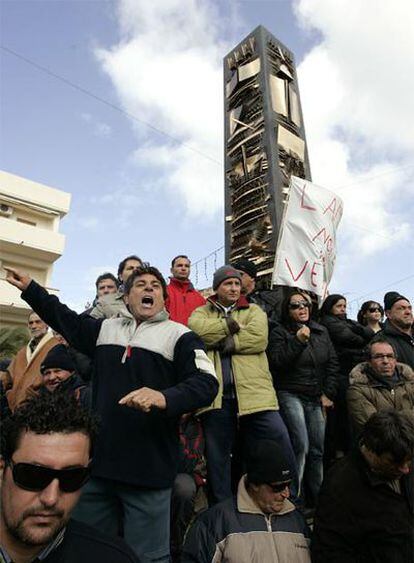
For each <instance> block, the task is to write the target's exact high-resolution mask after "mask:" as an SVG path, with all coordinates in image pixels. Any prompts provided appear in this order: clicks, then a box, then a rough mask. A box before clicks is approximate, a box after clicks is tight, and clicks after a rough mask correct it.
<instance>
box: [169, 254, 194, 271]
mask: <svg viewBox="0 0 414 563" xmlns="http://www.w3.org/2000/svg"><path fill="white" fill-rule="evenodd" d="M179 258H185V259H186V260H188V261H189V262H190V264H191V260H190V259H189V257H188V256H186V255H185V254H179V255H178V256H176V257H175V258H173V259H172V260H171V268H174V264H175V261H176V260H178V259H179Z"/></svg>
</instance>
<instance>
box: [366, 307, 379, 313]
mask: <svg viewBox="0 0 414 563" xmlns="http://www.w3.org/2000/svg"><path fill="white" fill-rule="evenodd" d="M368 311H369V312H370V313H376V312H377V311H379V312H381V309H380V308H379V307H368Z"/></svg>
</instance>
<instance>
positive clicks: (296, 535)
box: [181, 440, 310, 563]
mask: <svg viewBox="0 0 414 563" xmlns="http://www.w3.org/2000/svg"><path fill="white" fill-rule="evenodd" d="M246 468H247V473H246V475H244V476H243V477H242V478H241V480H240V482H239V486H238V490H237V495H236V496H235V497H233V498H229V499H227V500H224V501H222V502H220V503H219V504H216V505H215V506H214V507H212V508H210V509H209V510H207V511H206V512H203V513H202V514H201V515H200V516H199V517H198V518H197V520H196V521H195V522H194V524H193V526H192V527H191V528H190V530H189V532H188V535H187V540H186V543H185V545H184V550H183V555H182V557H181V563H207V562H211V561H214V562H216V563H220V562H224V561H226V562H227V563H251V562H252V561H262V562H263V563H265V562H266V563H267V562H273V563H278V562H282V561H289V563H307V562H310V554H309V534H308V530H307V528H306V525H305V523H304V521H303V517H302V515H301V513H300V512H299V511H298V510H297V509H296V508H295V506H294V504H293V503H292V502H290V501H289V494H290V492H289V487H290V484H291V482H292V477H293V475H292V472H291V469H290V466H289V463H288V462H287V459H286V457H285V455H284V453H283V450H282V449H281V448H280V446H279V445H278V443H277V442H274V441H273V440H259V441H257V442H256V443H255V445H254V446H253V447H252V448H251V449H250V451H249V452H248V455H247V458H246Z"/></svg>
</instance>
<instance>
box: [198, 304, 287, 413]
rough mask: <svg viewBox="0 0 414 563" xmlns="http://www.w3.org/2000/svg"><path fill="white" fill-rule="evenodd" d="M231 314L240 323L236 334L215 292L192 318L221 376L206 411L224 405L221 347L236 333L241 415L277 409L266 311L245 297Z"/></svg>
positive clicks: (235, 374)
mask: <svg viewBox="0 0 414 563" xmlns="http://www.w3.org/2000/svg"><path fill="white" fill-rule="evenodd" d="M230 318H231V319H233V320H234V321H236V322H237V323H238V325H239V326H240V330H239V332H237V333H235V334H231V329H230V328H229V323H228V321H227V320H226V318H225V315H224V312H223V311H221V310H220V309H219V308H218V307H217V306H216V304H215V296H212V297H211V298H210V299H208V301H207V304H206V305H204V306H203V307H199V308H198V309H196V310H195V311H194V312H193V314H192V315H191V317H190V319H189V321H188V326H189V328H190V329H191V330H193V331H194V332H195V333H196V334H198V335H199V336H200V337H201V339H202V340H203V342H204V344H205V345H206V349H207V355H208V357H209V358H210V359H211V361H212V362H213V363H214V368H215V371H216V374H217V378H218V380H219V392H218V394H217V396H216V398H215V400H214V402H213V403H212V404H211V405H210V407H208V408H207V409H204V410H203V412H206V411H208V410H213V409H220V408H221V406H222V396H223V376H222V369H221V360H220V352H219V350H218V349H217V347H219V346H220V345H219V342H220V341H223V339H225V338H226V337H230V338H231V337H232V338H233V342H234V351H233V352H232V354H231V366H232V372H233V378H234V386H235V391H236V397H237V403H238V409H239V415H246V414H253V413H255V412H261V411H267V410H277V409H278V404H277V399H276V393H275V390H274V387H273V381H272V376H271V375H270V371H269V365H268V362H267V356H266V347H267V336H268V325H267V317H266V314H265V313H264V312H263V311H262V309H261V308H260V307H259V306H258V305H254V304H249V303H248V301H247V300H246V299H245V298H244V297H241V298H240V299H239V301H238V302H237V306H236V309H235V310H233V311H232V313H231V315H230Z"/></svg>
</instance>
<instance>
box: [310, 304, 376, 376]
mask: <svg viewBox="0 0 414 563" xmlns="http://www.w3.org/2000/svg"><path fill="white" fill-rule="evenodd" d="M320 323H321V324H322V325H324V326H325V327H326V328H327V329H328V332H329V336H330V337H331V340H332V343H333V345H334V347H335V350H336V353H337V355H338V360H339V364H340V367H341V374H342V376H343V377H344V378H346V379H348V375H349V372H350V371H351V369H352V368H353V367H355V366H356V365H357V364H359V363H360V362H363V361H364V360H365V353H364V348H365V346H366V345H367V344H368V342H369V341H370V340H371V338H373V336H374V335H375V332H374V331H373V330H372V329H371V328H369V327H367V326H362V325H360V324H359V323H357V322H356V321H352V320H351V319H346V318H345V319H341V318H340V317H337V316H335V315H329V314H328V315H324V316H323V317H322V318H321V320H320Z"/></svg>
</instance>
